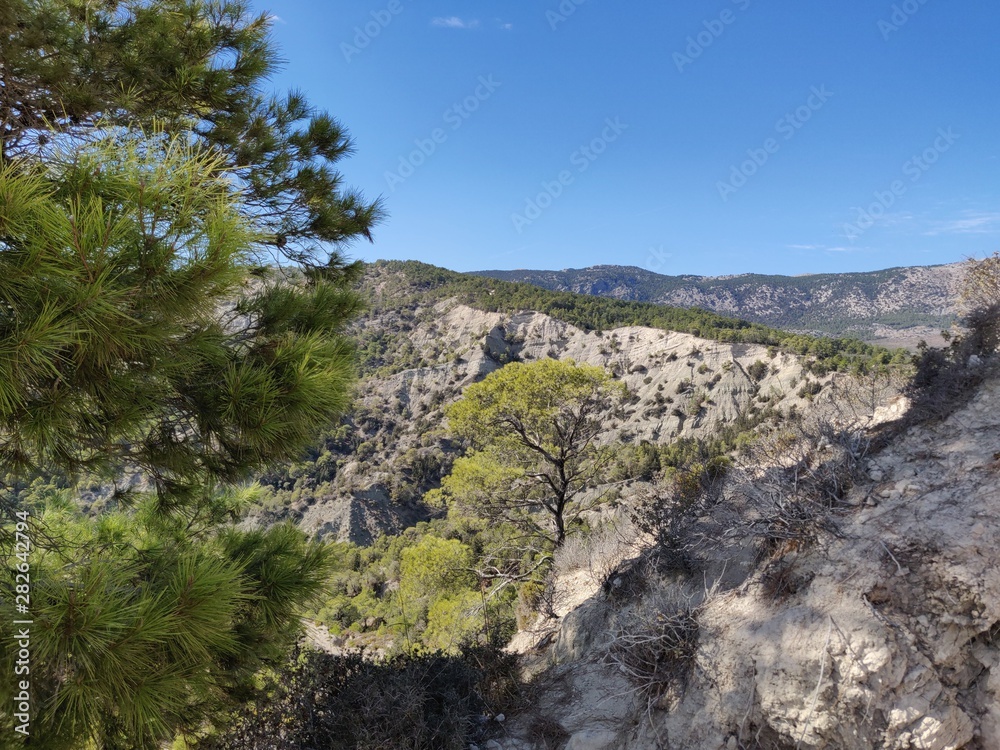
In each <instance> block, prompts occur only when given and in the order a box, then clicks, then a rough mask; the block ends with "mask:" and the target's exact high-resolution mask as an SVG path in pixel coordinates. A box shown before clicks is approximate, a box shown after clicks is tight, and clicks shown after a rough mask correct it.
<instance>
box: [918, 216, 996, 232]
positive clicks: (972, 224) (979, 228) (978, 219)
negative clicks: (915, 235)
mask: <svg viewBox="0 0 1000 750" xmlns="http://www.w3.org/2000/svg"><path fill="white" fill-rule="evenodd" d="M997 233H1000V212H997V211H963V212H962V213H961V216H960V218H957V219H949V220H947V221H935V222H932V224H931V227H930V229H928V230H927V231H925V232H924V234H925V235H930V236H936V235H941V234H997Z"/></svg>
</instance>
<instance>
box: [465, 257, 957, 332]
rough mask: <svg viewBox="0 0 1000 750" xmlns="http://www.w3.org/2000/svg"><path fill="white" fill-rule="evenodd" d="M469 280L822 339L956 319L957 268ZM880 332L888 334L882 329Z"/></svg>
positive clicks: (622, 272)
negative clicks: (679, 310) (709, 314)
mask: <svg viewBox="0 0 1000 750" xmlns="http://www.w3.org/2000/svg"><path fill="white" fill-rule="evenodd" d="M475 275H478V276H486V277H489V278H495V279H503V280H506V281H519V282H525V283H529V284H534V285H536V286H540V287H543V288H546V289H550V290H555V291H572V292H579V293H582V294H592V295H597V296H601V297H610V298H613V299H621V300H632V301H637V302H655V303H658V304H664V305H676V306H680V307H698V308H703V309H706V310H712V311H713V312H717V313H721V314H724V315H732V316H735V317H739V318H745V319H746V320H752V321H754V322H757V323H762V324H764V325H769V326H775V327H777V328H783V329H788V330H793V331H808V332H814V333H821V334H824V335H833V336H840V335H845V334H849V335H853V336H858V337H860V338H866V339H871V338H885V337H887V336H888V335H889V334H888V331H905V330H907V329H912V328H914V327H919V328H920V329H926V328H930V329H932V330H940V329H941V328H947V327H948V326H949V325H950V324H951V322H952V321H953V320H955V318H956V309H955V307H954V297H955V289H956V282H957V279H958V276H959V270H958V267H957V266H955V265H951V266H931V267H912V268H890V269H887V270H883V271H872V272H865V273H841V274H811V275H805V276H765V275H761V274H753V273H749V274H741V275H738V276H720V277H709V276H666V275H663V274H659V273H654V272H652V271H647V270H645V269H642V268H635V267H631V266H594V267H592V268H583V269H567V270H563V271H529V270H515V271H478V272H476V274H475ZM884 329H888V331H887V330H884Z"/></svg>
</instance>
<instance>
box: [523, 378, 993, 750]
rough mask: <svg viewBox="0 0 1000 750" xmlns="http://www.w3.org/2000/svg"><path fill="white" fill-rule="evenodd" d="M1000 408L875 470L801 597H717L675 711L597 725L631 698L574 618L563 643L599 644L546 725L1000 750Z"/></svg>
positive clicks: (735, 593)
mask: <svg viewBox="0 0 1000 750" xmlns="http://www.w3.org/2000/svg"><path fill="white" fill-rule="evenodd" d="M997 403H1000V380H997V379H993V380H991V381H989V382H987V384H986V385H985V386H983V387H982V388H981V390H980V392H979V393H978V394H977V396H976V397H975V398H974V399H973V400H972V401H971V402H970V403H969V404H968V405H967V406H965V407H963V408H962V409H961V410H959V411H958V412H956V413H955V414H953V415H952V416H951V417H949V418H948V419H946V420H944V421H943V422H940V423H937V424H930V425H925V426H921V427H918V428H912V429H911V430H910V431H909V432H908V433H907V434H905V435H903V436H901V437H900V438H899V439H898V440H897V441H896V442H895V443H894V444H893V445H891V446H890V447H889V448H888V449H886V450H884V451H883V452H882V453H881V454H879V455H878V456H876V457H875V459H874V460H873V462H872V464H871V466H870V469H869V476H870V477H872V481H870V482H869V483H867V484H865V485H864V486H859V487H855V488H854V490H853V491H852V492H853V493H855V496H854V497H853V498H852V500H853V504H854V505H855V506H856V507H857V508H858V510H856V511H853V512H852V514H851V515H848V516H846V517H844V518H842V519H840V522H839V534H838V535H836V536H832V535H831V536H828V537H826V538H825V539H823V540H822V541H821V542H820V544H818V545H817V546H815V547H814V548H812V549H808V550H801V551H798V552H791V553H788V554H786V557H785V562H786V563H787V564H788V565H789V566H790V570H792V571H794V574H795V575H796V576H798V577H799V580H802V581H805V582H806V583H805V584H804V585H803V586H801V587H799V588H798V590H797V591H795V592H794V593H792V594H791V595H788V596H786V597H785V598H779V599H775V598H774V597H773V596H769V595H768V594H767V593H766V592H765V587H764V586H762V585H761V581H760V579H759V578H751V579H750V580H748V581H747V582H746V583H745V584H744V585H743V586H741V587H738V588H736V589H733V590H731V591H729V592H726V593H722V594H717V595H716V596H714V597H711V598H709V600H708V602H707V603H706V604H705V605H704V607H703V609H702V611H701V614H700V617H699V623H700V628H701V635H700V640H699V649H698V654H697V657H696V666H695V668H694V670H693V673H692V678H691V681H690V683H689V686H688V689H687V691H686V692H685V694H684V696H683V698H682V699H681V700H680V701H679V702H678V703H677V704H676V705H674V706H673V707H672V708H671V709H670V710H669V711H654V712H653V713H651V714H650V716H648V717H647V716H646V715H645V714H646V712H645V710H644V709H645V706H646V704H645V701H644V700H640V701H638V702H637V703H638V705H639V706H640V707H641V709H643V710H639V711H637V710H636V705H637V703H632V704H631V706H630V707H627V708H623V709H621V713H620V714H619V715H618V716H617V721H615V720H613V719H612V718H611V717H609V716H608V715H607V711H604V710H602V711H598V710H597V707H598V706H600V705H602V700H606V698H605V695H606V691H607V690H609V689H611V688H612V687H617V686H620V683H621V682H622V681H621V679H620V675H617V674H615V673H614V672H613V670H611V668H610V667H607V666H604V665H602V664H600V663H599V662H600V654H601V651H602V648H606V645H602V644H606V642H607V641H606V637H604V634H602V633H596V634H591V636H590V637H589V638H588V637H584V636H583V635H582V634H581V633H580V632H579V628H580V624H581V622H583V621H585V619H586V618H583V617H581V616H580V615H574V614H573V613H571V614H569V615H567V617H566V618H565V620H566V623H567V625H568V626H569V627H568V631H569V632H567V634H566V636H564V637H560V636H558V635H557V636H556V637H555V638H554V639H553V642H554V643H556V644H558V643H563V645H564V646H565V644H566V642H567V641H572V643H573V644H588V645H587V648H586V652H585V653H582V654H580V658H579V661H578V662H577V663H575V664H565V663H563V664H561V665H560V666H559V667H557V669H558V670H561V671H560V673H559V674H560V679H563V680H569V681H570V682H571V688H569V692H570V693H571V694H575V695H577V699H576V702H575V704H574V705H573V706H571V707H570V706H568V707H566V708H563V707H561V706H560V704H559V702H558V700H553V701H552V702H551V703H550V704H546V705H544V706H543V707H542V710H544V711H546V713H547V715H549V716H551V718H552V719H554V720H557V721H559V722H560V723H561V724H562V725H563V726H564V727H565V728H566V730H567V731H568V732H569V733H570V734H571V737H572V738H579V739H577V740H575V741H577V742H578V743H580V746H581V747H595V748H598V747H599V748H630V749H631V748H634V749H636V750H646V749H647V748H649V749H650V750H652V749H653V748H659V747H669V748H685V749H686V748H697V749H698V750H730V749H731V748H750V747H754V748H757V747H760V748H774V749H775V750H785V749H787V748H796V747H798V748H813V749H815V750H871V749H873V748H880V749H885V750H911V749H912V750H960V749H968V750H972V749H976V750H991V749H993V748H1000V672H998V670H1000V566H998V565H997V563H996V559H997V551H998V549H1000V412H998V410H997V409H996V404H997ZM599 596H600V595H599V594H595V597H599ZM581 606H582V607H588V606H593V603H592V602H585V603H584V604H583V605H581ZM596 621H597V622H603V621H604V619H601V618H598V619H596ZM576 651H577V649H568V650H567V649H565V648H564V649H563V652H562V653H563V654H564V656H565V655H570V654H572V655H574V656H575V655H576ZM595 674H603V675H604V678H603V685H602V680H601V679H599V678H595ZM577 675H579V676H577ZM595 684H596V686H595ZM581 701H582V702H583V703H584V704H588V703H591V704H592V705H593V706H594V707H595V711H594V713H595V714H596V713H600V714H601V715H600V717H599V718H596V717H594V718H592V717H591V715H589V714H588V712H587V710H585V708H581V705H580V702H581ZM616 705H618V706H619V707H620V704H616ZM650 717H651V718H650ZM612 725H613V726H614V734H613V736H610V735H608V730H609V726H612ZM572 741H574V740H573V739H571V742H572ZM595 743H597V744H595Z"/></svg>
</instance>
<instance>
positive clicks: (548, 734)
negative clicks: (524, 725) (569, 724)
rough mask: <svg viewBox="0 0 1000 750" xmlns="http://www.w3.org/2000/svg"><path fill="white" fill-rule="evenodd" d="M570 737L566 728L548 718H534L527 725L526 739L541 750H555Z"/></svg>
mask: <svg viewBox="0 0 1000 750" xmlns="http://www.w3.org/2000/svg"><path fill="white" fill-rule="evenodd" d="M569 737H570V734H569V732H567V731H566V727H564V726H563V725H562V724H560V723H559V722H558V721H556V720H555V719H552V718H549V717H548V716H536V717H535V718H533V719H532V720H531V723H530V724H529V725H528V738H529V739H530V740H531V742H532V743H533V744H534V746H535V747H538V748H542V750H556V748H558V747H561V746H562V745H563V744H564V743H565V742H566V740H568V739H569Z"/></svg>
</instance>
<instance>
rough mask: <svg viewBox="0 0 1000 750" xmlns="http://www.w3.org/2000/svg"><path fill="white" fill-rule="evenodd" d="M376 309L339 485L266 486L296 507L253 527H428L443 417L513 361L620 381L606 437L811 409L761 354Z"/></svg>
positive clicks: (347, 533) (530, 316)
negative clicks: (379, 350) (571, 366)
mask: <svg viewBox="0 0 1000 750" xmlns="http://www.w3.org/2000/svg"><path fill="white" fill-rule="evenodd" d="M375 307H376V309H375V311H373V312H372V313H371V314H370V315H369V316H367V317H366V318H365V319H364V320H363V321H362V323H361V330H360V332H359V338H361V340H363V341H364V340H366V339H369V340H370V339H372V338H373V337H376V336H378V335H383V334H385V332H387V331H389V332H392V338H391V340H390V343H388V344H387V346H386V349H387V351H386V353H385V355H384V357H383V359H382V360H381V362H382V366H381V367H379V368H376V369H375V370H374V371H372V372H370V373H369V374H368V375H367V376H365V377H364V378H363V379H362V380H361V382H360V384H359V386H358V391H357V395H356V407H355V409H354V412H353V413H352V415H351V416H350V417H349V419H348V424H347V428H348V430H349V432H350V434H351V438H350V441H349V442H346V443H342V444H339V445H333V446H331V450H332V454H331V460H335V461H336V472H335V476H334V477H333V478H332V479H331V480H329V481H319V482H317V481H316V479H315V472H314V474H313V476H312V477H311V478H309V479H307V480H306V481H302V480H299V481H297V482H296V481H293V480H292V479H291V478H290V477H288V476H287V475H286V476H285V477H272V478H271V481H272V482H273V483H274V484H275V486H283V487H286V490H287V492H286V495H287V494H289V493H290V494H291V495H292V496H293V499H291V500H289V501H288V503H287V504H286V505H285V506H283V507H282V508H280V509H275V510H272V511H271V512H270V513H262V514H259V515H258V517H257V520H258V521H263V522H267V521H270V520H275V519H276V518H279V517H292V518H294V519H295V520H297V522H298V523H299V524H300V526H301V527H302V528H303V529H304V530H306V531H307V532H309V533H310V534H313V535H315V536H317V537H322V538H334V539H340V540H351V541H354V542H357V543H361V544H368V543H370V542H371V541H372V540H373V538H374V537H376V536H377V535H378V534H379V533H382V532H389V533H393V532H398V531H401V530H402V529H404V528H406V527H407V526H411V525H413V524H414V523H416V522H417V521H419V520H422V519H425V518H427V517H428V515H429V513H430V512H431V511H430V510H429V509H427V508H425V507H423V506H422V505H421V503H420V498H421V496H422V495H423V493H424V492H425V491H426V490H427V489H430V488H431V487H433V486H435V485H436V484H437V482H439V480H440V478H441V476H442V475H443V474H444V473H446V472H447V470H448V469H449V467H450V464H451V461H452V460H453V459H454V456H455V455H456V452H457V448H458V446H456V445H454V444H453V443H452V442H451V441H450V440H449V439H448V437H447V435H446V433H445V431H444V429H443V410H444V408H446V407H447V405H448V404H450V403H452V402H453V401H454V400H456V399H457V398H458V397H459V396H460V395H461V393H462V391H463V389H464V388H465V387H466V386H468V385H469V384H471V383H473V382H475V381H477V380H479V379H481V378H482V377H484V376H485V375H486V374H488V373H490V372H492V371H494V370H496V369H497V368H499V367H501V366H502V365H503V363H506V362H510V361H514V360H521V361H526V362H530V361H533V360H536V359H539V358H543V357H555V358H557V359H563V358H572V359H574V360H576V361H578V362H586V363H589V364H594V365H598V366H601V367H605V368H607V369H608V370H610V371H611V372H613V373H615V375H616V377H618V378H619V379H620V380H621V381H622V382H624V383H625V384H626V385H627V386H628V388H629V391H630V393H631V401H630V403H629V405H628V408H627V410H626V415H625V417H624V419H623V420H622V421H620V422H615V423H612V424H609V425H608V432H607V434H606V439H607V440H621V441H624V442H638V441H642V440H649V441H651V442H654V443H656V442H662V441H669V440H670V439H672V438H676V437H681V436H696V435H706V434H709V433H711V432H712V431H714V430H715V429H716V428H717V427H718V426H719V425H724V424H729V423H733V422H734V421H736V420H737V419H741V418H748V417H749V418H753V416H754V415H756V414H759V413H760V412H761V411H762V410H764V409H767V408H772V409H782V410H786V411H787V410H788V409H789V408H792V407H793V405H794V406H797V407H801V406H802V405H803V404H804V403H806V402H805V401H804V400H803V398H801V397H799V396H798V395H797V394H798V391H799V390H800V389H801V386H802V384H803V383H804V382H805V380H806V377H807V376H806V375H805V373H804V371H803V366H802V362H801V361H800V359H799V358H798V357H796V356H793V355H788V354H783V353H780V352H777V351H775V350H773V349H771V350H769V349H768V348H767V347H764V346H758V345H750V344H723V343H719V342H714V341H706V340H704V339H700V338H697V337H694V336H690V335H688V334H681V333H671V332H666V331H662V330H657V329H653V328H643V327H628V328H619V329H615V330H609V331H603V332H596V331H589V332H588V331H584V330H581V329H579V328H576V327H574V326H572V325H569V324H567V323H564V322H561V321H558V320H555V319H553V318H551V317H549V316H547V315H543V314H540V313H534V312H524V313H515V314H503V313H493V312H484V311H482V310H476V309H473V308H470V307H467V306H466V305H463V304H460V303H458V302H456V301H455V300H450V299H446V300H442V301H439V302H435V303H434V304H432V305H428V306H426V307H424V306H420V305H418V306H417V307H416V308H414V309H412V310H408V309H400V308H397V307H393V306H389V307H384V308H383V307H379V306H378V305H376V306H375ZM754 363H764V364H758V366H757V370H756V371H755V375H756V377H752V376H751V374H750V373H749V372H748V370H749V369H750V368H751V366H752V365H754ZM814 380H815V378H814ZM296 487H297V488H298V491H297V492H296V490H295V489H294V488H296Z"/></svg>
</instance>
